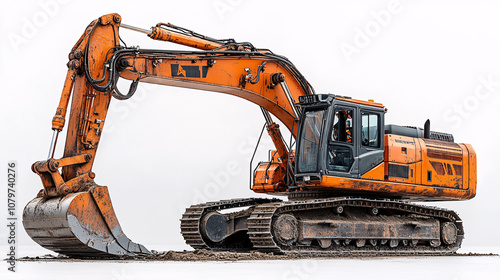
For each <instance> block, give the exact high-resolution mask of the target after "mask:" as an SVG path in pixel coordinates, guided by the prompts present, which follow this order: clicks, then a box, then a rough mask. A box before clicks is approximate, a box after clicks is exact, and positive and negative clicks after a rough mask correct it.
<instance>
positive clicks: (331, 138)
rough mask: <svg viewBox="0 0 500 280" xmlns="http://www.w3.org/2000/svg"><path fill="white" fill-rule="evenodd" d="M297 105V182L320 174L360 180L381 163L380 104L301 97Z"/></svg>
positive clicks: (326, 96) (325, 96)
mask: <svg viewBox="0 0 500 280" xmlns="http://www.w3.org/2000/svg"><path fill="white" fill-rule="evenodd" d="M299 106H300V107H301V111H302V114H303V115H302V118H301V122H300V125H299V131H298V135H297V139H298V142H297V155H296V160H295V167H296V181H297V183H308V182H319V181H321V178H322V176H323V175H329V176H338V177H349V178H360V177H361V176H362V175H363V174H364V173H366V172H367V171H369V170H370V169H372V168H374V167H376V166H377V165H379V164H380V163H382V162H383V161H384V114H385V108H384V106H383V105H382V104H380V103H375V102H371V101H362V100H355V99H351V98H349V97H342V96H337V95H332V94H319V95H307V96H301V97H300V99H299Z"/></svg>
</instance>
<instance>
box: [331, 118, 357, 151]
mask: <svg viewBox="0 0 500 280" xmlns="http://www.w3.org/2000/svg"><path fill="white" fill-rule="evenodd" d="M352 115H353V110H337V111H335V116H334V120H333V129H332V137H331V140H332V141H339V142H347V143H352V139H353V136H354V135H353V132H354V131H353V130H354V129H353V127H352V124H353V122H352Z"/></svg>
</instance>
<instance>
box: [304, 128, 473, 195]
mask: <svg viewBox="0 0 500 280" xmlns="http://www.w3.org/2000/svg"><path fill="white" fill-rule="evenodd" d="M394 170H395V171H394ZM401 170H403V171H405V172H401ZM303 186H305V187H307V188H308V189H314V190H322V191H341V192H343V193H345V192H350V193H366V194H371V195H378V196H387V197H390V196H392V197H402V198H413V199H415V200H465V199H471V198H473V197H474V196H475V195H476V154H475V152H474V150H473V149H472V146H471V145H469V144H456V143H450V142H444V141H437V140H431V139H422V138H412V137H405V136H400V135H392V134H388V135H385V159H384V163H382V164H380V165H378V166H376V167H375V168H373V169H372V170H370V171H368V172H367V173H365V174H363V175H362V176H361V179H351V178H341V177H334V176H323V177H322V181H321V182H319V183H311V184H304V185H303Z"/></svg>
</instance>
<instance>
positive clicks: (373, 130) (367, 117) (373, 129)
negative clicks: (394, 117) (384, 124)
mask: <svg viewBox="0 0 500 280" xmlns="http://www.w3.org/2000/svg"><path fill="white" fill-rule="evenodd" d="M379 123H380V122H379V115H378V114H375V113H369V112H361V144H362V145H363V146H366V147H373V148H378V147H380V137H379V135H380V127H379Z"/></svg>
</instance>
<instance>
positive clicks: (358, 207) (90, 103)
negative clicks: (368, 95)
mask: <svg viewBox="0 0 500 280" xmlns="http://www.w3.org/2000/svg"><path fill="white" fill-rule="evenodd" d="M120 28H127V29H132V30H135V31H138V32H143V33H145V34H147V35H148V36H149V37H151V38H152V39H155V40H161V41H168V42H173V43H177V44H181V45H184V46H189V47H192V48H194V49H196V50H194V51H174V50H153V49H140V48H135V47H127V46H124V43H123V45H122V44H120V37H119V30H120ZM67 66H68V74H67V76H66V81H65V84H64V87H63V91H62V95H61V99H60V103H59V106H58V108H57V110H56V114H55V116H54V118H53V120H52V129H53V130H54V136H53V139H52V143H51V148H50V150H49V158H48V159H47V160H43V161H38V162H36V163H34V164H33V166H32V170H33V172H35V173H37V174H38V175H39V176H40V178H41V180H42V184H43V189H42V190H41V191H40V192H39V194H38V195H37V197H36V198H35V199H33V200H32V201H30V202H29V203H28V204H27V205H26V207H25V209H24V212H23V225H24V227H25V229H26V232H27V233H28V235H29V236H30V237H31V238H32V239H33V240H34V241H35V242H36V243H38V244H40V245H41V246H43V247H45V248H47V249H50V250H53V251H55V252H59V253H62V254H65V255H68V256H73V257H116V256H131V255H132V256H142V255H149V254H151V252H150V251H149V250H148V249H146V248H145V247H144V246H142V245H140V244H138V243H135V242H132V241H131V240H130V239H129V238H128V237H127V236H126V235H125V234H124V232H123V230H122V229H121V227H120V224H119V222H118V219H117V217H116V214H115V212H114V210H113V206H112V203H111V198H110V195H109V192H108V188H107V187H105V186H100V185H98V184H97V183H96V182H95V181H94V178H95V174H94V173H93V172H92V165H93V162H94V159H95V156H96V151H97V147H98V146H99V141H100V138H101V135H102V131H103V128H104V126H105V122H106V115H107V111H108V107H109V104H110V102H111V99H112V97H114V98H116V99H119V100H126V99H128V98H130V97H131V96H132V95H133V94H134V92H135V89H136V88H137V85H138V83H139V82H145V83H154V84H161V85H168V86H174V87H184V88H192V89H202V90H208V91H214V92H222V93H226V94H230V95H234V96H238V97H240V98H243V99H245V100H248V101H250V102H252V103H255V104H256V105H258V106H260V107H261V109H262V112H263V115H264V119H265V121H266V128H267V131H268V133H269V135H270V137H271V139H272V141H273V143H274V145H275V147H276V150H274V151H271V156H270V158H269V160H268V161H266V162H260V163H259V164H258V165H257V167H256V168H255V170H254V171H253V174H252V186H251V189H252V190H253V191H254V192H257V193H266V194H272V195H281V196H283V197H284V198H286V199H285V200H280V199H275V198H272V199H271V198H270V199H266V198H248V199H229V200H223V201H218V202H207V203H203V204H199V205H193V206H191V207H189V208H187V209H186V212H185V213H184V215H183V216H182V218H181V233H182V235H183V237H184V239H185V241H186V243H187V244H189V245H190V246H192V247H193V248H196V249H201V248H204V249H210V250H238V251H248V250H258V251H262V252H273V253H278V254H282V253H290V252H293V253H306V254H316V253H339V254H341V253H349V254H352V253H360V254H363V253H384V254H450V253H454V252H456V250H458V248H460V245H461V243H462V240H463V238H464V230H463V225H462V220H461V219H460V218H459V216H458V215H457V214H456V213H455V212H453V211H450V210H446V209H441V208H436V207H430V206H424V205H420V204H415V202H416V201H417V202H419V201H446V200H467V199H471V198H473V197H474V196H475V193H476V154H475V152H474V149H473V148H472V146H471V145H469V144H457V143H455V142H454V139H453V136H452V135H450V134H447V133H440V132H434V131H431V130H430V123H429V121H427V122H426V124H425V126H424V128H423V129H421V128H418V127H408V126H398V125H385V123H384V115H385V113H386V111H387V110H386V108H385V107H384V105H382V104H380V103H376V102H374V101H373V100H369V101H362V100H356V99H352V98H350V97H345V96H338V95H333V94H316V93H315V92H314V90H313V88H312V86H311V85H310V84H309V83H308V82H307V80H306V79H305V78H304V76H302V74H301V73H300V72H299V71H298V70H297V68H296V67H295V66H294V65H293V64H292V63H291V62H290V61H289V60H288V59H287V58H286V57H284V56H281V55H278V54H275V53H273V52H271V51H270V50H267V49H258V48H255V47H254V46H253V45H252V44H251V43H239V42H236V41H235V40H233V39H224V40H219V39H213V38H210V37H206V36H203V35H200V34H198V33H195V32H193V31H191V30H188V29H186V28H182V27H179V26H175V25H173V24H165V23H159V24H157V25H156V26H155V27H152V28H151V30H145V29H141V28H136V27H132V26H129V25H125V24H122V23H121V17H120V15H118V14H109V15H105V16H102V17H100V18H99V19H97V20H94V21H93V22H91V23H90V25H89V26H88V27H87V28H86V30H85V32H84V34H83V35H82V36H81V37H80V39H79V40H78V42H77V43H76V44H75V46H74V47H73V48H72V50H71V52H70V54H69V62H68V64H67ZM119 78H124V79H128V80H131V81H132V83H131V85H130V88H129V90H128V92H127V93H121V92H120V91H119V90H118V88H117V87H116V84H117V81H118V79H119ZM70 98H71V107H70V108H68V106H69V104H70ZM68 110H69V112H70V115H69V122H68V125H67V127H68V133H67V137H66V146H65V148H64V154H63V156H62V158H60V159H55V158H54V150H55V146H56V143H57V138H58V134H59V132H60V131H61V130H62V129H63V127H64V125H65V119H66V114H67V112H68ZM274 117H275V118H277V119H279V120H280V121H281V122H282V123H283V124H284V126H285V127H286V128H287V129H288V130H289V131H290V132H291V139H290V142H287V141H286V140H285V139H284V137H283V136H282V134H281V132H280V128H279V126H278V125H277V124H276V123H275V122H274V121H273V118H274ZM261 136H262V134H261ZM231 209H233V210H231ZM241 209H244V210H241Z"/></svg>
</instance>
